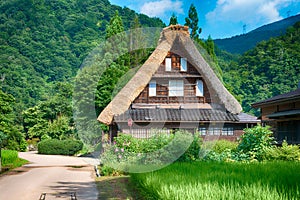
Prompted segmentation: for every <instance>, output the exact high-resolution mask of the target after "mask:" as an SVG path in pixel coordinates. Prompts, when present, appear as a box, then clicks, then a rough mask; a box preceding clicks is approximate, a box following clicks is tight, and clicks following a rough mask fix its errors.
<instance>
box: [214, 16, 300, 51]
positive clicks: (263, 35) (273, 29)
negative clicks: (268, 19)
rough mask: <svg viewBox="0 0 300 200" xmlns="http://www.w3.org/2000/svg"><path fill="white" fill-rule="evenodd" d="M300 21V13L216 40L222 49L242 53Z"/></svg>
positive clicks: (280, 33) (283, 32)
mask: <svg viewBox="0 0 300 200" xmlns="http://www.w3.org/2000/svg"><path fill="white" fill-rule="evenodd" d="M298 21H300V14H299V15H296V16H292V17H289V18H286V19H283V20H280V21H277V22H274V23H271V24H267V25H264V26H262V27H259V28H257V29H255V30H253V31H251V32H249V33H246V34H242V35H238V36H234V37H231V38H225V39H216V40H214V42H215V44H216V45H217V46H218V47H219V48H220V49H222V50H226V51H228V52H230V53H236V54H242V53H244V52H245V51H247V50H250V49H252V48H254V47H255V45H256V44H257V43H259V42H261V41H263V40H269V39H270V38H271V37H277V36H280V35H282V34H285V32H286V29H287V28H288V27H290V26H292V25H293V24H295V23H296V22H298Z"/></svg>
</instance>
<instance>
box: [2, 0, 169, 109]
mask: <svg viewBox="0 0 300 200" xmlns="http://www.w3.org/2000/svg"><path fill="white" fill-rule="evenodd" d="M116 10H117V11H118V12H119V13H120V17H121V18H122V22H123V25H124V28H125V29H129V27H130V24H131V22H132V21H133V19H134V18H135V16H137V17H138V19H139V21H140V23H141V25H142V26H154V27H163V26H164V24H163V22H162V21H161V20H160V19H157V18H149V17H147V16H146V15H143V14H137V13H135V12H134V11H132V10H130V9H128V8H121V7H119V6H114V5H111V4H110V3H109V1H108V0H101V1H98V0H59V1H56V0H55V1H52V0H35V1H33V0H4V1H1V4H0V11H1V12H0V13H1V14H0V35H1V37H0V61H1V69H0V74H1V75H2V77H5V78H4V80H3V81H2V84H1V85H2V90H4V91H5V92H8V93H10V94H12V95H13V96H14V97H15V98H16V102H17V104H18V105H17V109H18V110H19V111H20V110H22V109H25V108H28V107H30V106H34V105H35V104H36V102H37V101H38V100H43V99H45V98H47V90H48V88H47V87H48V86H47V83H49V82H53V81H62V82H64V81H70V79H71V78H72V77H74V76H75V75H76V73H77V70H78V69H79V67H80V65H81V63H82V61H83V60H84V58H85V57H86V56H87V55H88V53H89V52H90V51H91V50H92V49H93V48H94V47H96V46H97V45H98V44H99V43H101V42H102V41H103V40H104V39H105V34H106V33H105V30H106V27H107V25H108V24H109V21H110V19H111V17H112V16H113V15H114V14H115V11H116Z"/></svg>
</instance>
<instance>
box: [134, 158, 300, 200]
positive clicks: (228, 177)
mask: <svg viewBox="0 0 300 200" xmlns="http://www.w3.org/2000/svg"><path fill="white" fill-rule="evenodd" d="M131 180H132V182H133V183H134V184H135V185H136V187H137V188H140V189H141V192H142V194H143V195H144V197H145V199H164V200H168V199H172V200H176V199H178V200H179V199H185V200H194V199H195V200H196V199H197V200H201V199H205V200H207V199H236V200H238V199H241V200H242V199H248V200H251V199H253V200H254V199H265V200H268V199H270V200H277V199H278V200H283V199H287V200H292V199H300V163H299V162H265V163H213V162H211V163H210V162H191V163H174V164H172V165H170V166H168V167H166V168H164V169H162V170H159V171H155V172H150V173H143V174H131Z"/></svg>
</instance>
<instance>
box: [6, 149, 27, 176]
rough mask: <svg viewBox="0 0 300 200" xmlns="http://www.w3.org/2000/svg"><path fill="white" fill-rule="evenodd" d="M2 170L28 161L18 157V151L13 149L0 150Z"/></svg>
mask: <svg viewBox="0 0 300 200" xmlns="http://www.w3.org/2000/svg"><path fill="white" fill-rule="evenodd" d="M1 161H2V172H5V171H9V170H11V169H14V168H17V167H21V166H22V165H24V164H26V163H28V161H27V160H24V159H22V158H19V156H18V152H17V151H14V150H1Z"/></svg>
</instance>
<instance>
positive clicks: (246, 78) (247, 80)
mask: <svg viewBox="0 0 300 200" xmlns="http://www.w3.org/2000/svg"><path fill="white" fill-rule="evenodd" d="M299 49H300V22H297V23H296V24H295V25H294V26H293V27H290V28H289V29H287V32H286V34H285V35H283V36H280V37H277V38H272V39H270V40H269V41H263V42H261V43H259V44H258V45H257V46H256V47H255V48H253V49H251V50H249V51H247V52H246V53H244V54H243V55H242V56H240V57H239V58H235V59H233V57H230V55H229V54H228V53H224V52H223V54H219V55H221V57H222V58H221V60H220V63H221V64H220V66H221V67H222V70H223V79H224V82H225V83H226V86H227V87H228V88H229V89H230V90H231V91H232V92H233V93H234V94H235V95H236V96H237V97H238V99H239V100H240V101H241V102H242V106H243V108H244V111H246V112H249V111H250V112H253V113H255V114H256V115H258V114H259V113H258V112H257V110H256V111H255V110H253V109H251V104H252V103H255V102H258V101H260V100H264V99H266V98H269V97H271V96H275V95H278V94H282V93H286V92H289V91H291V90H294V89H296V88H297V85H298V82H299V81H300V51H299Z"/></svg>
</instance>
